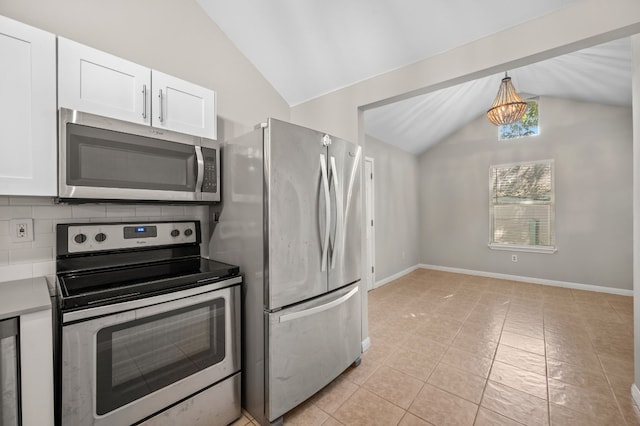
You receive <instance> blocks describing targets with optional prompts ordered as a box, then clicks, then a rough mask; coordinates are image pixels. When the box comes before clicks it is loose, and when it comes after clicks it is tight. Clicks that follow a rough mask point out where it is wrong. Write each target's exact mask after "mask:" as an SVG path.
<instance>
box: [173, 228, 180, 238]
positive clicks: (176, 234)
mask: <svg viewBox="0 0 640 426" xmlns="http://www.w3.org/2000/svg"><path fill="white" fill-rule="evenodd" d="M178 235H180V231H179V230H177V229H174V230H173V231H171V236H172V237H177V236H178Z"/></svg>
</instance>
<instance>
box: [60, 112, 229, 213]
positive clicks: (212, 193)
mask: <svg viewBox="0 0 640 426" xmlns="http://www.w3.org/2000/svg"><path fill="white" fill-rule="evenodd" d="M58 130H59V132H60V134H59V142H58V143H59V146H58V166H59V167H58V173H59V176H58V197H59V199H60V201H63V202H65V201H66V202H85V201H118V202H120V201H124V202H135V201H138V202H179V203H183V202H191V203H211V202H216V201H220V155H219V154H220V150H219V144H218V143H217V142H216V141H214V140H211V139H206V138H202V137H199V136H192V135H186V134H182V133H177V132H172V131H168V130H164V129H157V128H154V127H151V126H149V125H142V124H135V123H129V122H125V121H121V120H116V119H112V118H108V117H102V116H98V115H93V114H88V113H85V112H80V111H74V110H69V109H66V108H60V110H59V129H58Z"/></svg>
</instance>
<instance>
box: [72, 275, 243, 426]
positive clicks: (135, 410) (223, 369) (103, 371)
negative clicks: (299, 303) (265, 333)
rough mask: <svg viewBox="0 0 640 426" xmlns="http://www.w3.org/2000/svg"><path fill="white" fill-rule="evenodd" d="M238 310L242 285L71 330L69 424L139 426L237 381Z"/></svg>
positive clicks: (74, 325) (84, 323)
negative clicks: (232, 377) (228, 380)
mask: <svg viewBox="0 0 640 426" xmlns="http://www.w3.org/2000/svg"><path fill="white" fill-rule="evenodd" d="M174 294H175V297H176V298H178V297H181V296H180V292H176V293H174ZM137 302H138V303H139V302H140V301H139V300H138V301H137ZM121 305H126V304H121ZM239 306H240V286H238V285H236V286H232V287H227V288H223V289H220V290H216V291H211V292H208V293H203V294H198V295H195V296H190V297H186V298H185V297H183V298H180V299H178V300H172V301H169V302H165V303H161V304H155V305H152V306H147V307H140V308H137V309H132V310H126V311H121V312H115V313H112V314H109V315H106V316H101V317H98V318H93V319H88V320H83V321H79V322H75V323H70V324H64V325H63V327H62V424H63V425H115V424H122V425H124V424H132V423H135V422H137V421H140V420H142V419H144V418H147V417H149V416H151V415H153V414H154V413H157V412H159V411H161V410H163V409H165V408H167V407H169V406H171V405H172V404H175V403H176V402H179V401H181V400H183V399H184V398H187V397H189V396H191V395H193V394H195V393H197V392H199V391H201V390H203V389H206V388H208V387H210V386H212V385H214V384H215V383H217V382H219V381H221V380H224V379H225V378H227V377H229V376H230V375H232V374H234V373H236V372H237V371H239V370H240V353H239V340H240V335H239V332H240V313H239Z"/></svg>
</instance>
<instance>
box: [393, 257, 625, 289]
mask: <svg viewBox="0 0 640 426" xmlns="http://www.w3.org/2000/svg"><path fill="white" fill-rule="evenodd" d="M418 267H420V268H422V269H433V270H435V271H444V272H455V273H458V274H466V275H477V276H479V277H488V278H497V279H502V280H511V281H521V282H527V283H533V284H542V285H551V286H555V287H564V288H572V289H575V290H587V291H597V292H599V293H609V294H617V295H621V296H633V290H625V289H622V288H611V287H602V286H598V285H591V284H579V283H572V282H568V281H556V280H547V279H543V278H533V277H521V276H518V275H509V274H499V273H495V272H485V271H474V270H471V269H462V268H452V267H449V266H436V265H426V264H420V265H418ZM415 269H416V268H414V269H412V270H415ZM403 275H404V274H403Z"/></svg>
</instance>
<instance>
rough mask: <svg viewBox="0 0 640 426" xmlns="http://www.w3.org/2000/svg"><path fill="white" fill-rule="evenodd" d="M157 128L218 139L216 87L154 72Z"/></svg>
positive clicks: (153, 108) (154, 105)
mask: <svg viewBox="0 0 640 426" xmlns="http://www.w3.org/2000/svg"><path fill="white" fill-rule="evenodd" d="M151 75H152V80H153V98H152V102H151V105H152V108H151V110H152V111H153V118H152V123H153V126H154V127H161V128H165V129H170V130H174V131H176V132H182V133H189V134H192V135H198V136H202V137H206V138H209V139H216V114H215V103H216V94H215V92H214V91H213V90H210V89H207V88H204V87H202V86H198V85H196V84H193V83H190V82H188V81H184V80H180V79H179V78H176V77H172V76H170V75H167V74H164V73H161V72H160V71H156V70H154V71H153V72H152V74H151Z"/></svg>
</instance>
